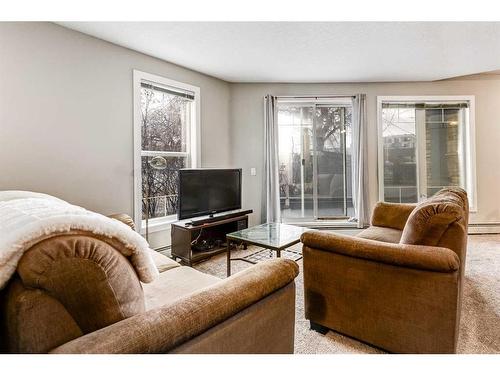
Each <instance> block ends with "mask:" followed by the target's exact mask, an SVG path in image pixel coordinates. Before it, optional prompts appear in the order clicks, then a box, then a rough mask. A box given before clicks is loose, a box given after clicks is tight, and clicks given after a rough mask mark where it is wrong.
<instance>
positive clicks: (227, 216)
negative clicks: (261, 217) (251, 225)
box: [186, 210, 253, 226]
mask: <svg viewBox="0 0 500 375" xmlns="http://www.w3.org/2000/svg"><path fill="white" fill-rule="evenodd" d="M252 212H253V210H245V211H238V212H231V213H230V214H225V215H219V216H214V217H208V218H205V219H199V220H191V222H189V223H186V225H188V224H189V225H191V226H198V225H203V224H207V223H214V222H216V221H221V220H225V219H231V218H233V217H238V216H244V215H248V214H251V213H252Z"/></svg>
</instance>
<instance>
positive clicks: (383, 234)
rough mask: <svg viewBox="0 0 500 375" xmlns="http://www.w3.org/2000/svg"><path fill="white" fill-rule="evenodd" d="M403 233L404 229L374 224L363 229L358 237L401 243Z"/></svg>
mask: <svg viewBox="0 0 500 375" xmlns="http://www.w3.org/2000/svg"><path fill="white" fill-rule="evenodd" d="M402 234H403V231H402V230H399V229H394V228H387V227H378V226H375V225H372V226H371V227H369V228H367V229H365V230H363V231H361V233H359V234H358V235H357V236H356V237H361V238H367V239H369V240H375V241H381V242H390V243H399V241H400V240H401V235H402Z"/></svg>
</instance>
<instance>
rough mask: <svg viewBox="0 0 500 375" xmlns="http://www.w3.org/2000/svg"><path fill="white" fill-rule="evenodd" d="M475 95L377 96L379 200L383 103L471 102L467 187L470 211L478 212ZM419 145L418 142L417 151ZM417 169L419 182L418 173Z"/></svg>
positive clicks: (381, 190) (467, 130)
mask: <svg viewBox="0 0 500 375" xmlns="http://www.w3.org/2000/svg"><path fill="white" fill-rule="evenodd" d="M475 99H476V98H475V96H474V95H423V96H377V137H378V174H377V177H378V194H379V200H381V201H383V200H384V141H383V137H382V130H383V125H382V103H384V102H409V103H413V102H419V101H420V102H446V101H467V102H469V118H468V119H466V124H465V138H466V139H467V140H468V142H465V143H466V144H465V147H466V148H465V151H466V158H465V181H466V186H465V189H466V191H467V194H468V197H469V206H470V207H469V211H470V212H477V182H476V130H475V118H476V113H475ZM418 148H419V145H418V144H417V152H418ZM419 174H420V172H419V171H417V184H418V175H419Z"/></svg>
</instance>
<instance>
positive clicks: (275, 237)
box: [226, 223, 309, 276]
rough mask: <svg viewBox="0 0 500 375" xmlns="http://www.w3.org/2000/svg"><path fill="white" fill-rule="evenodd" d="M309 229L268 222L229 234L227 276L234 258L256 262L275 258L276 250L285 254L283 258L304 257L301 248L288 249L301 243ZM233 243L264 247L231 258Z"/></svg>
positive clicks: (277, 254) (282, 254)
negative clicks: (297, 249)
mask: <svg viewBox="0 0 500 375" xmlns="http://www.w3.org/2000/svg"><path fill="white" fill-rule="evenodd" d="M307 230H309V229H308V228H301V227H297V226H294V225H288V224H281V223H267V224H261V225H257V226H254V227H250V228H247V229H243V230H239V231H237V232H232V233H229V234H227V235H226V239H227V276H231V261H233V260H242V261H244V262H248V263H252V264H256V263H258V262H259V261H262V260H266V259H271V258H273V252H274V251H275V252H276V257H278V258H280V257H282V256H283V258H287V259H292V260H299V259H300V258H302V252H301V251H300V250H299V251H296V250H286V249H287V248H289V247H290V246H292V245H295V244H296V243H299V242H300V236H301V234H302V233H304V232H305V231H307ZM232 243H238V244H243V245H256V246H259V247H263V248H264V249H262V250H259V251H257V252H255V253H252V254H250V255H247V256H244V257H241V258H231V244H232Z"/></svg>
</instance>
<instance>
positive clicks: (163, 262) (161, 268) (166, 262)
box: [149, 249, 181, 273]
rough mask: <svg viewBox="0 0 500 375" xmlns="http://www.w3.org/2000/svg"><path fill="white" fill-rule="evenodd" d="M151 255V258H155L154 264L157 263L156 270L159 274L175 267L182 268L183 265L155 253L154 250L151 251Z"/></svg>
mask: <svg viewBox="0 0 500 375" xmlns="http://www.w3.org/2000/svg"><path fill="white" fill-rule="evenodd" d="M149 250H150V253H151V257H152V258H153V262H154V263H155V266H156V268H158V272H160V273H161V272H165V271H168V270H170V269H172V268H175V267H180V266H181V265H180V264H179V263H177V262H176V261H175V260H172V259H170V258H169V257H167V256H165V255H163V254H161V253H159V252H158V251H155V250H153V249H149Z"/></svg>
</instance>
